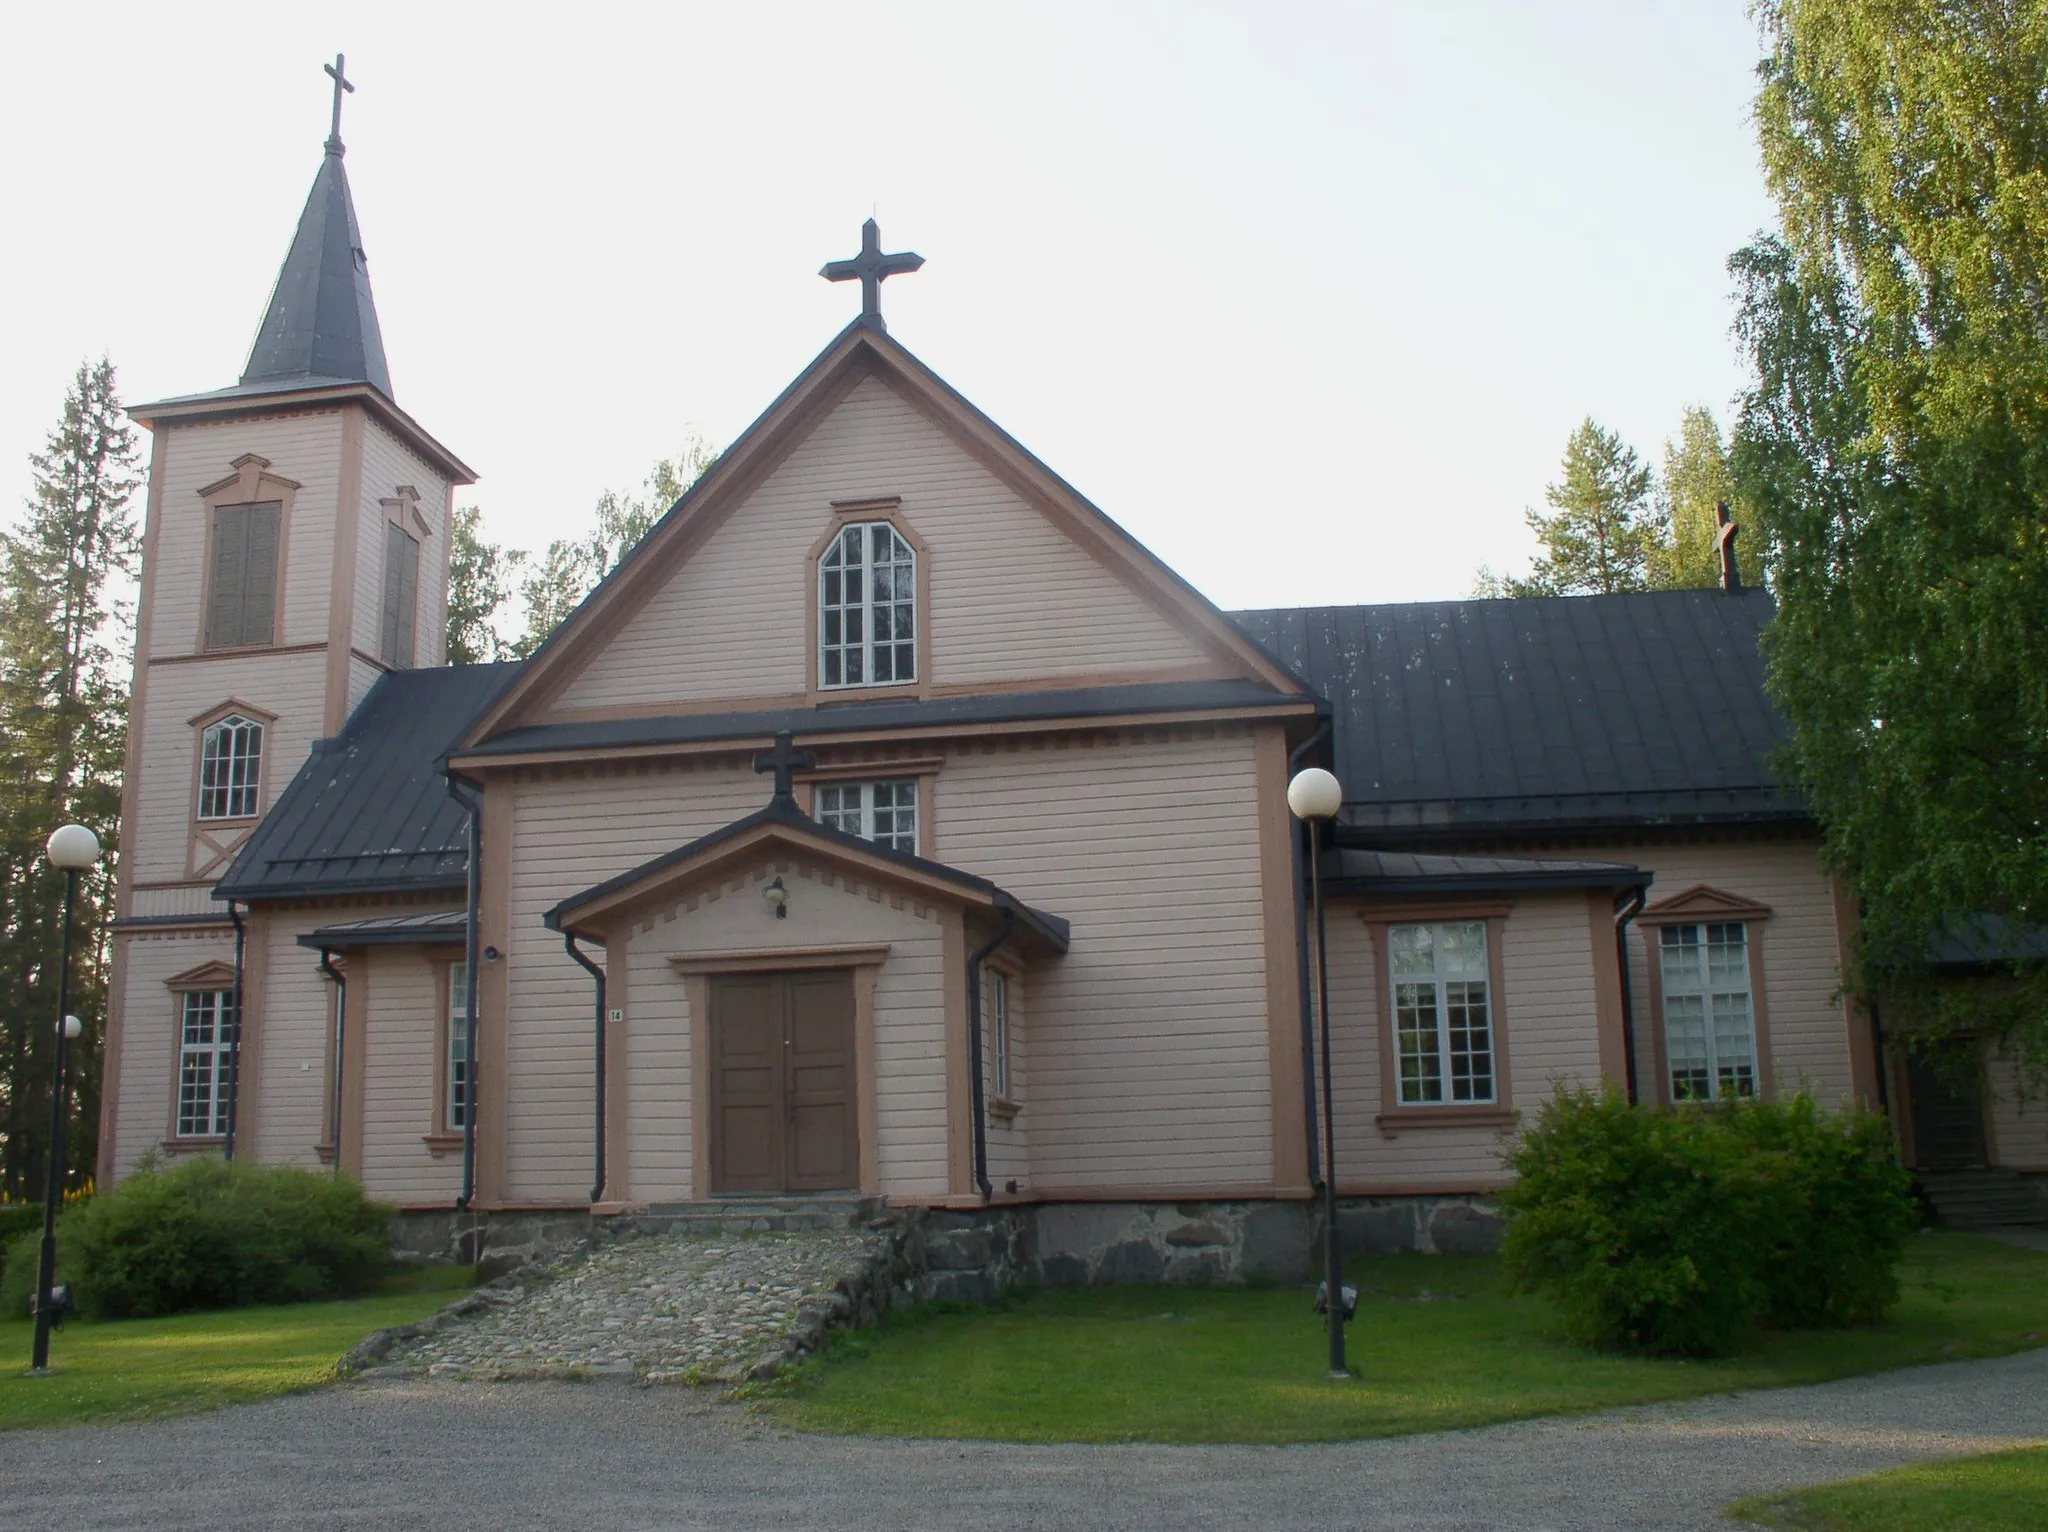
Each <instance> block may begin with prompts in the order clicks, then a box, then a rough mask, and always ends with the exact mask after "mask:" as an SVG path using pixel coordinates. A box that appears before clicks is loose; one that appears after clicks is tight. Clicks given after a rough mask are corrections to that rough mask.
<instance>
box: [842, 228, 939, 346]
mask: <svg viewBox="0 0 2048 1532" xmlns="http://www.w3.org/2000/svg"><path fill="white" fill-rule="evenodd" d="M923 264H924V257H923V256H921V255H918V254H916V253H915V252H914V251H910V250H900V251H897V252H896V253H895V254H893V255H884V254H882V231H881V229H880V228H879V227H878V226H877V225H876V223H875V221H874V219H872V218H870V219H869V220H868V221H867V222H866V223H864V224H862V225H861V226H860V254H859V255H856V256H855V257H853V259H852V260H848V261H827V262H826V263H825V264H824V266H823V267H822V268H821V269H820V270H819V272H818V275H819V276H821V277H823V278H824V279H825V280H826V281H827V282H851V281H852V280H853V279H854V278H856V277H858V278H859V279H860V317H861V323H863V324H868V325H873V326H874V327H875V328H876V329H877V330H881V331H884V332H886V331H887V330H888V328H889V327H888V326H887V325H886V324H884V323H883V322H882V283H883V282H884V281H885V280H887V279H888V278H890V277H893V276H898V275H900V274H902V273H904V272H910V271H915V270H917V268H918V267H920V266H922V265H923Z"/></svg>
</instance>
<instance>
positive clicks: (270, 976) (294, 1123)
mask: <svg viewBox="0 0 2048 1532" xmlns="http://www.w3.org/2000/svg"><path fill="white" fill-rule="evenodd" d="M376 913H383V912H380V911H374V910H368V909H363V910H361V911H360V913H359V912H358V909H357V907H350V908H349V909H348V910H347V912H346V913H345V914H336V913H334V912H332V911H307V912H294V913H293V914H292V915H289V916H284V917H282V918H273V919H269V920H264V921H262V922H261V923H260V924H259V925H258V927H257V928H256V930H254V931H252V932H251V933H250V940H251V943H252V945H253V943H254V942H256V941H257V940H261V941H262V942H263V944H264V966H265V972H264V976H263V993H262V995H261V997H260V998H258V997H255V996H251V997H250V998H251V999H252V1000H253V1001H255V1003H254V1004H252V1006H251V1007H250V1017H249V1024H250V1025H251V1026H259V1027H261V1028H262V1032H263V1036H262V1040H261V1042H260V1043H259V1044H258V1048H259V1050H260V1058H259V1064H258V1069H259V1074H260V1078H261V1082H262V1083H261V1085H260V1086H259V1090H260V1092H261V1095H260V1099H259V1101H258V1112H259V1114H260V1119H261V1120H260V1121H259V1122H258V1124H257V1125H256V1132H255V1140H256V1153H257V1155H258V1157H259V1158H261V1159H262V1160H264V1161H265V1162H266V1163H270V1164H289V1165H307V1166H315V1165H318V1164H320V1163H321V1161H320V1157H319V1155H318V1153H317V1152H316V1151H317V1147H318V1145H319V1144H320V1143H321V1142H322V1141H323V1140H324V1139H325V1137H326V1128H327V1101H328V1092H329V1090H330V1089H331V1088H332V1082H331V1080H330V1079H329V1077H328V1073H327V1041H328V1036H329V1033H330V1031H331V1029H332V1027H333V1025H334V1014H333V1008H332V1004H331V1002H330V1001H329V998H328V997H329V995H330V994H331V993H332V991H331V990H330V988H329V986H328V983H327V979H326V977H325V976H324V975H323V974H322V973H321V972H320V970H319V967H318V964H319V961H320V954H319V953H317V952H313V951H311V950H309V949H307V948H305V947H301V946H300V945H299V941H298V936H299V932H301V931H304V930H309V929H311V928H312V927H314V926H316V925H319V924H321V923H323V922H324V921H327V920H336V919H345V920H358V919H362V918H364V917H365V916H368V915H371V914H376ZM308 915H311V917H312V918H311V919H308V918H307V917H308ZM351 998H353V997H351Z"/></svg>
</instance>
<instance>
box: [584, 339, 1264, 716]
mask: <svg viewBox="0 0 2048 1532" xmlns="http://www.w3.org/2000/svg"><path fill="white" fill-rule="evenodd" d="M880 496H900V497H901V507H900V513H901V515H902V517H903V519H904V521H905V522H906V523H907V524H908V525H910V526H911V527H912V528H914V529H915V531H916V532H917V534H918V536H919V537H920V538H921V539H922V540H923V542H924V543H925V545H926V547H927V548H928V550H929V551H928V555H927V568H928V573H929V590H930V597H931V611H930V613H929V614H928V617H929V620H928V623H927V624H923V626H925V627H926V628H927V631H928V632H929V635H930V650H931V652H930V653H929V654H926V655H920V656H919V667H920V680H921V681H922V682H926V683H930V684H932V685H936V686H966V687H972V686H975V685H978V684H982V683H1015V682H1017V681H1020V680H1024V679H1028V678H1031V677H1058V678H1069V679H1071V678H1083V677H1087V676H1089V675H1094V674H1117V675H1123V674H1126V673H1134V672H1147V671H1152V670H1160V669H1166V670H1173V671H1176V672H1185V671H1187V669H1188V668H1189V667H1190V666H1195V667H1198V668H1206V667H1211V666H1213V673H1215V674H1218V675H1222V674H1232V673H1234V671H1233V670H1231V669H1230V668H1229V667H1228V666H1227V665H1226V664H1225V663H1224V662H1222V661H1221V660H1219V659H1218V658H1217V657H1216V656H1215V655H1213V654H1211V653H1210V652H1209V651H1208V649H1207V647H1206V646H1205V645H1204V644H1202V643H1200V642H1198V641H1197V640H1196V639H1194V638H1193V637H1191V636H1190V635H1189V634H1188V633H1187V632H1186V631H1185V630H1184V629H1183V628H1181V627H1180V626H1179V625H1178V624H1177V623H1175V622H1172V621H1169V620H1168V619H1167V618H1166V617H1165V616H1163V615H1162V614H1161V613H1160V612H1159V611H1158V610H1157V608H1155V607H1154V606H1153V605H1152V604H1150V603H1149V602H1148V601H1146V600H1145V599H1144V598H1143V597H1141V596H1139V595H1138V594H1137V593H1136V592H1135V591H1133V590H1132V589H1131V588H1130V587H1129V586H1128V585H1126V584H1125V583H1124V582H1123V581H1122V580H1121V579H1120V578H1118V577H1117V576H1116V575H1114V574H1112V573H1111V572H1110V571H1109V570H1108V569H1107V568H1106V567H1104V566H1103V565H1102V564H1100V563H1098V562H1097V561H1096V560H1095V559H1094V558H1093V557H1092V556H1091V555H1090V554H1088V553H1087V552H1085V551H1083V550H1082V549H1081V548H1080V547H1079V546H1078V545H1077V544H1075V543H1074V542H1073V541H1072V540H1071V539H1069V538H1068V537H1067V536H1066V534H1065V533H1064V532H1062V531H1061V530H1060V529H1059V528H1058V527H1057V526H1055V525H1054V523H1053V522H1051V521H1050V520H1048V519H1047V518H1046V517H1045V516H1044V515H1042V514H1041V513H1040V512H1039V511H1037V510H1036V509H1034V508H1033V507H1031V506H1030V505H1027V504H1026V503H1025V502H1024V501H1023V500H1021V499H1020V498H1019V497H1018V496H1017V495H1016V494H1015V493H1014V492H1012V491H1011V490H1010V489H1008V488H1007V487H1006V486H1004V485H1003V484H1002V483H1001V482H1000V481H999V480H998V479H997V478H996V477H995V476H994V475H992V474H991V473H989V471H988V470H987V469H986V468H984V467H983V466H982V465H981V464H979V463H978V462H976V461H975V460H974V458H972V457H971V456H970V455H969V454H968V453H967V452H965V451H964V450H963V449H962V448H961V447H960V446H959V445H958V444H957V443H955V442H954V441H953V439H952V438H951V437H949V436H948V435H947V434H946V433H945V432H944V431H942V430H941V429H940V428H939V427H938V426H937V425H935V424H933V423H932V422H931V421H930V420H929V419H927V418H926V417H925V416H924V415H923V414H922V413H920V412H919V411H918V410H917V409H916V408H915V407H913V406H912V405H911V404H910V403H909V402H907V401H906V400H905V399H904V398H903V397H902V396H901V395H899V394H897V393H896V392H895V391H894V390H893V389H891V388H890V387H889V386H888V385H886V384H884V383H883V382H881V381H880V380H878V379H876V378H868V379H866V380H864V381H862V382H861V383H859V384H858V385H857V386H856V387H855V388H854V389H853V390H852V391H851V393H850V394H848V396H847V397H846V398H845V399H844V400H842V401H841V402H840V403H839V404H838V405H837V406H836V407H835V408H834V409H833V410H832V411H831V412H830V413H829V414H828V415H827V416H826V417H825V418H824V419H823V420H822V421H821V422H820V423H819V424H818V426H817V427H816V429H815V430H813V432H812V433H811V435H810V436H809V437H808V438H807V439H806V440H804V441H803V442H802V443H801V444H800V445H799V446H797V447H796V449H795V450H794V451H793V452H792V453H791V454H790V456H789V457H788V458H787V459H786V460H785V461H784V462H783V463H782V464H781V465H780V466H778V467H777V468H776V469H775V471H774V472H773V473H772V474H771V475H770V476H769V477H768V478H767V480H766V481H765V482H763V483H762V484H761V486H760V487H759V488H757V489H756V490H755V491H754V492H753V493H752V495H751V496H750V497H749V498H748V499H747V501H746V502H745V503H744V504H743V505H741V506H740V507H739V508H738V509H737V510H735V511H734V512H733V513H732V515H731V516H730V517H729V518H728V519H727V520H726V521H725V523H724V524H723V525H722V526H720V527H718V528H717V529H716V530H715V531H714V532H712V533H711V534H710V536H709V537H708V538H707V539H706V541H705V542H704V543H703V544H702V546H700V547H698V548H697V549H696V550H695V551H694V552H693V553H692V554H691V555H690V557H689V558H688V559H687V560H685V561H684V563H683V564H682V566H681V567H680V568H679V569H678V570H677V572H676V573H675V575H674V576H673V577H672V578H671V579H670V581H669V583H668V585H667V586H666V588H665V589H663V590H662V591H661V592H660V593H658V594H657V595H655V596H654V597H653V598H652V599H651V600H650V601H649V602H648V603H647V605H645V606H644V607H643V608H642V609H641V610H640V611H639V612H638V613H637V614H635V615H633V616H632V617H631V618H630V619H628V620H627V622H626V623H625V624H624V626H623V628H622V629H621V631H619V632H618V633H617V634H616V635H614V636H612V637H611V639H610V640H609V642H607V644H606V645H605V647H604V648H603V650H602V652H600V653H598V654H597V655H596V656H595V657H594V658H593V659H592V660H591V662H590V663H589V664H588V666H587V667H586V668H585V669H584V670H583V672H582V673H581V674H580V675H578V676H577V677H576V678H575V679H574V680H572V681H571V682H570V683H569V684H568V686H567V687H566V688H565V690H564V691H563V692H562V693H561V694H560V695H559V697H558V698H557V699H556V705H557V706H558V707H559V708H561V709H562V710H564V711H565V712H573V711H574V710H577V709H589V708H619V707H649V708H655V707H660V706H663V705H670V704H676V703H687V702H694V701H702V700H705V699H711V698H751V697H762V696H774V695H779V694H786V693H797V694H802V693H803V692H804V691H805V690H806V688H807V686H808V675H809V665H808V659H809V657H808V655H807V654H806V652H805V649H806V638H805V634H806V613H807V608H808V606H809V604H810V603H811V602H813V601H815V599H816V573H815V570H814V569H813V568H812V567H811V565H810V564H809V562H808V561H807V559H806V557H805V551H806V550H807V549H809V548H810V547H811V545H812V544H813V543H814V542H815V541H816V540H817V538H818V537H819V535H820V534H821V533H823V532H824V531H826V530H827V529H828V528H829V527H830V526H831V525H832V524H833V522H834V520H835V515H836V513H835V512H834V511H833V509H832V502H833V501H835V500H847V499H852V498H867V497H880ZM849 695H863V693H860V692H853V693H849Z"/></svg>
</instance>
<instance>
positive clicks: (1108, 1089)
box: [934, 728, 1273, 1188]
mask: <svg viewBox="0 0 2048 1532" xmlns="http://www.w3.org/2000/svg"><path fill="white" fill-rule="evenodd" d="M1253 750H1254V740H1253V736H1252V733H1251V731H1250V730H1249V729H1245V728H1218V729H1209V730H1196V729H1189V730H1182V731H1160V732H1158V733H1152V734H1146V733H1139V732H1135V731H1134V732H1132V733H1129V734H1125V735H1108V736H1094V737H1090V736H1078V737H1075V738H1072V739H1067V740H1063V741H1061V742H1059V743H1057V744H1051V743H1048V742H1047V741H1044V740H1032V741H1029V742H1017V741H1010V742H1005V743H1002V744H995V745H989V746H984V747H978V748H973V749H960V750H957V751H955V752H954V753H953V754H952V755H950V756H949V758H948V761H947V764H946V766H945V768H944V769H943V770H942V771H941V772H940V773H939V777H938V782H937V788H936V795H935V796H936V812H935V821H934V827H935V833H936V838H937V854H938V856H939V857H940V858H941V859H942V860H945V861H948V862H951V863H953V864H954V865H956V866H960V867H965V868H967V869H969V870H971V871H974V872H977V873H980V874H981V875H982V876H984V877H989V878H993V879H994V880H995V881H996V882H998V883H999V884H1001V885H1002V886H1003V887H1004V888H1006V889H1008V890H1009V891H1010V892H1012V893H1014V894H1015V895H1017V896H1018V897H1019V898H1021V899H1024V900H1026V901H1027V902H1029V903H1031V904H1034V905H1037V906H1039V907H1041V908H1043V909H1046V910H1049V911H1051V912H1052V913H1054V914H1057V915H1060V916H1063V917H1065V918H1066V919H1068V920H1069V921H1071V922H1072V923H1073V945H1072V948H1071V950H1070V951H1069V952H1068V954H1067V955H1066V956H1065V957H1064V958H1061V959H1059V960H1057V961H1054V962H1049V963H1046V964H1044V965H1041V966H1037V967H1034V968H1033V969H1032V970H1031V972H1030V974H1029V975H1028V976H1027V984H1026V986H1025V993H1026V996H1027V999H1028V1017H1027V1018H1026V1019H1025V1021H1024V1025H1023V1028H1022V1033H1023V1035H1024V1036H1025V1037H1027V1038H1028V1042H1027V1043H1026V1050H1027V1056H1028V1060H1029V1081H1028V1089H1029V1102H1028V1105H1027V1106H1026V1108H1025V1111H1024V1112H1023V1113H1022V1114H1020V1116H1019V1118H1018V1123H1019V1124H1020V1125H1021V1124H1027V1123H1028V1164H1029V1167H1030V1180H1031V1183H1032V1184H1034V1185H1061V1186H1071V1187H1091V1186H1094V1187H1114V1186H1127V1185H1137V1184H1143V1185H1148V1186H1151V1187H1155V1188H1169V1187H1175V1186H1198V1185H1214V1184H1221V1183H1230V1184H1246V1183H1248V1184H1267V1183H1270V1181H1271V1178H1272V1173H1273V1168H1272V1135H1271V1127H1270V1105H1269V1101H1268V1076H1267V1068H1268V1064H1267V1034H1266V1010H1265V1007H1266V989H1265V945H1264V944H1265V937H1264V914H1263V908H1262V905H1261V902H1260V867H1259V833H1258V815H1257V804H1256V801H1255V793H1254V772H1253ZM1003 1131H1005V1132H1007V1131H1011V1130H1008V1129H1005V1130H1003Z"/></svg>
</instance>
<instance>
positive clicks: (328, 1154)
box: [313, 1143, 335, 1165]
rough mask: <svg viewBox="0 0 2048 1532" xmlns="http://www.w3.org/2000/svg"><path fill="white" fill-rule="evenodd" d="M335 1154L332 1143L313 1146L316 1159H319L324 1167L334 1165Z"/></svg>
mask: <svg viewBox="0 0 2048 1532" xmlns="http://www.w3.org/2000/svg"><path fill="white" fill-rule="evenodd" d="M334 1153H335V1150H334V1145H333V1144H331V1143H328V1144H315V1145H314V1146H313V1155H314V1158H316V1159H318V1160H319V1161H320V1163H321V1164H323V1165H332V1164H333V1163H334Z"/></svg>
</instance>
